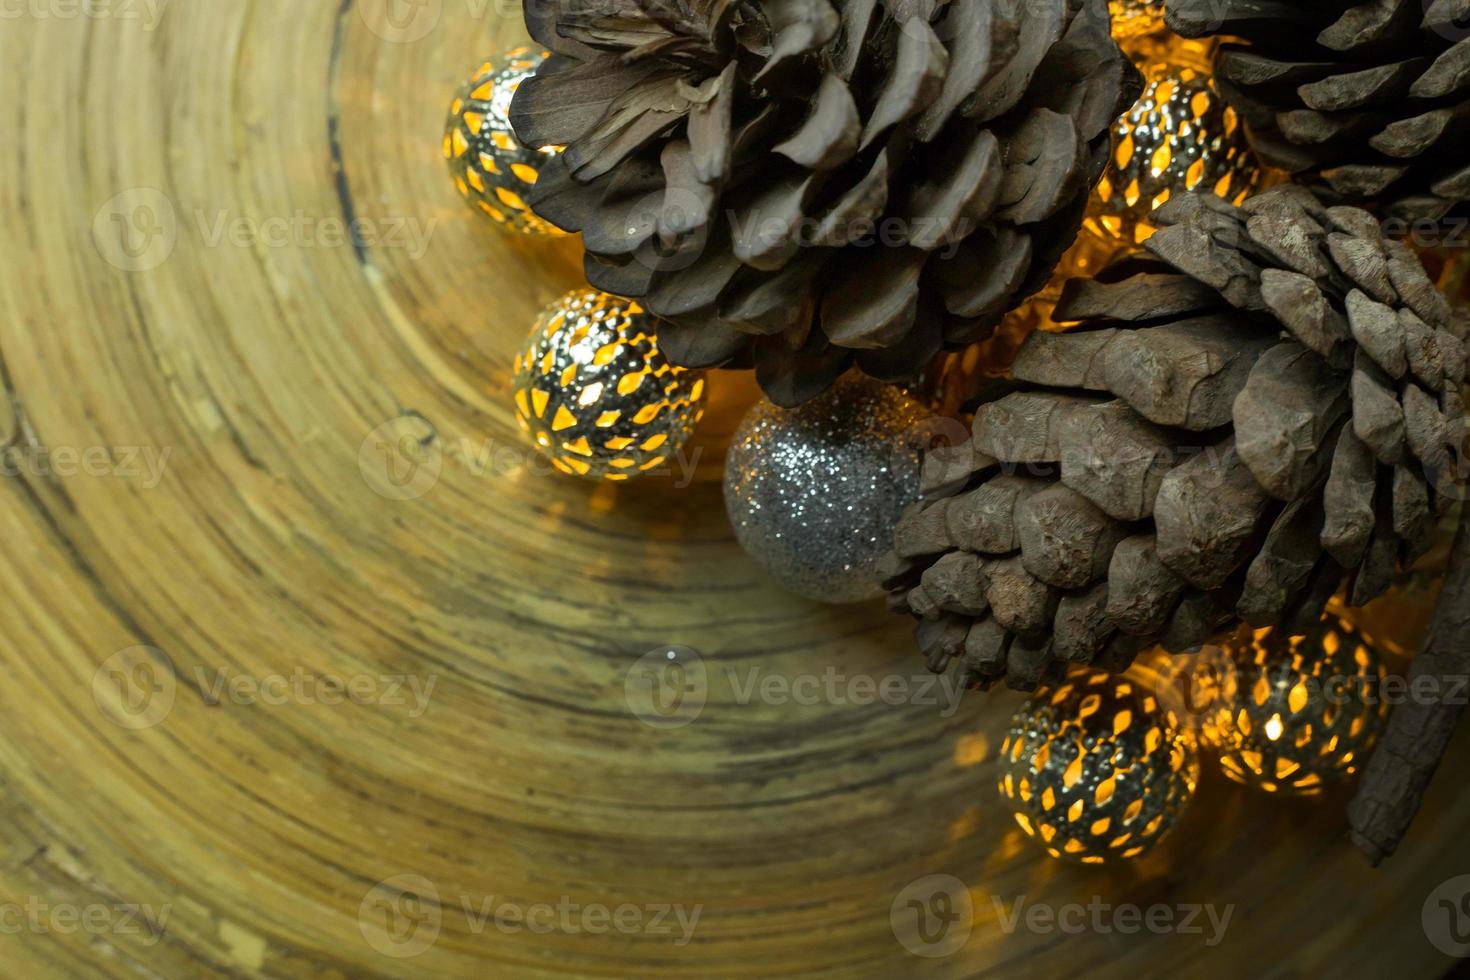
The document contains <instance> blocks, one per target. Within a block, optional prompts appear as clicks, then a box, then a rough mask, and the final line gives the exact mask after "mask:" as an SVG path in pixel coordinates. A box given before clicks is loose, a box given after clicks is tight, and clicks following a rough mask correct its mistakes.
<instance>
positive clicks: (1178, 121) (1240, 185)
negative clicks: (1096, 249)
mask: <svg viewBox="0 0 1470 980" xmlns="http://www.w3.org/2000/svg"><path fill="white" fill-rule="evenodd" d="M1195 49H1198V50H1195ZM1140 67H1141V68H1142V70H1143V73H1144V79H1145V87H1144V90H1143V96H1142V97H1141V98H1140V99H1139V100H1138V102H1137V103H1136V104H1135V105H1134V106H1133V108H1132V109H1130V110H1128V112H1127V113H1125V114H1124V115H1123V116H1122V117H1121V118H1120V119H1119V120H1118V121H1117V122H1116V123H1115V124H1114V126H1113V156H1112V159H1111V160H1110V161H1109V162H1108V167H1107V170H1106V171H1105V172H1104V174H1103V178H1102V180H1101V181H1100V182H1099V183H1098V186H1097V190H1096V191H1094V192H1093V196H1092V200H1091V202H1090V204H1089V208H1088V215H1087V221H1086V226H1087V228H1088V230H1089V231H1091V232H1092V233H1093V234H1095V235H1098V236H1100V237H1102V238H1104V239H1106V240H1122V241H1124V242H1128V243H1137V242H1142V241H1143V240H1145V239H1146V238H1148V237H1149V236H1150V235H1152V234H1153V232H1154V225H1153V224H1152V223H1151V222H1150V220H1149V215H1150V214H1152V212H1153V211H1154V209H1155V208H1157V207H1159V206H1160V205H1161V204H1163V203H1164V202H1165V201H1167V200H1169V198H1170V197H1171V196H1173V195H1174V194H1179V193H1184V192H1185V191H1193V190H1197V189H1201V188H1203V189H1209V190H1212V191H1214V193H1215V194H1216V196H1218V197H1220V198H1222V199H1223V200H1226V201H1229V202H1231V203H1232V204H1238V203H1240V202H1241V201H1243V200H1244V199H1245V198H1246V196H1247V195H1249V194H1250V193H1251V192H1252V191H1253V190H1254V189H1255V188H1256V187H1257V186H1258V185H1259V184H1260V181H1261V170H1260V167H1259V166H1257V164H1256V162H1255V157H1254V156H1253V155H1252V153H1251V151H1250V147H1249V146H1248V145H1247V143H1246V139H1245V130H1244V128H1243V127H1242V126H1241V123H1240V119H1239V118H1238V117H1237V116H1236V114H1235V110H1234V109H1232V108H1230V107H1229V106H1228V105H1226V104H1225V101H1224V100H1223V99H1222V98H1220V94H1219V92H1217V91H1216V89H1215V85H1214V83H1213V81H1211V77H1210V71H1209V61H1208V56H1207V49H1206V48H1205V46H1203V45H1198V44H1195V43H1194V42H1183V43H1182V44H1180V45H1179V46H1177V47H1171V48H1169V49H1167V55H1166V57H1160V58H1158V59H1150V61H1149V62H1148V63H1146V64H1143V65H1140Z"/></svg>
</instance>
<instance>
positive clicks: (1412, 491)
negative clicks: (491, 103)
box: [883, 185, 1467, 688]
mask: <svg viewBox="0 0 1470 980" xmlns="http://www.w3.org/2000/svg"><path fill="white" fill-rule="evenodd" d="M1155 219H1156V220H1157V222H1158V223H1159V224H1160V225H1161V229H1160V230H1159V231H1158V232H1157V233H1156V234H1155V235H1154V236H1153V237H1152V238H1151V239H1149V241H1148V243H1147V246H1146V247H1147V248H1148V249H1149V251H1151V252H1152V253H1153V254H1154V256H1156V257H1157V260H1155V259H1152V258H1147V257H1143V256H1139V257H1133V258H1129V259H1125V260H1124V261H1123V262H1121V263H1120V264H1118V265H1116V266H1114V267H1113V268H1111V269H1109V270H1107V271H1106V272H1105V273H1104V274H1103V275H1102V276H1100V277H1099V278H1098V279H1097V280H1073V281H1072V282H1070V283H1068V284H1067V286H1066V287H1065V289H1064V291H1063V293H1062V298H1061V301H1060V304H1059V306H1058V308H1057V314H1056V316H1057V319H1059V320H1064V321H1069V322H1070V321H1085V322H1083V323H1082V324H1081V325H1080V326H1079V327H1077V328H1075V329H1072V330H1070V331H1067V332H1063V333H1035V334H1033V335H1032V336H1031V337H1029V338H1028V339H1027V341H1026V343H1025V344H1023V345H1022V347H1021V350H1020V351H1019V352H1018V354H1017V358H1016V363H1015V369H1014V373H1015V377H1016V379H1017V381H1018V382H1019V385H1018V390H1015V391H1013V392H1012V393H1010V394H1007V395H1005V397H1002V398H999V399H998V400H996V401H992V402H989V403H987V404H984V405H982V406H981V407H980V408H979V410H978V412H977V414H976V416H975V422H974V429H973V437H972V439H971V441H969V442H967V443H965V444H964V445H961V446H958V447H953V448H946V449H940V450H936V451H934V452H932V453H931V454H930V456H929V458H928V459H927V460H926V461H925V468H924V480H923V487H922V489H923V493H924V495H925V499H924V500H922V501H921V502H920V503H919V504H917V505H915V506H914V507H913V508H912V509H911V510H910V511H909V512H908V513H907V514H906V515H905V516H904V518H903V520H902V521H901V522H900V524H899V526H898V528H897V529H896V531H895V534H894V545H895V551H894V553H892V554H890V555H889V556H888V558H887V559H886V561H885V567H884V571H883V574H884V575H885V583H884V584H885V587H887V588H888V589H889V590H890V605H892V606H893V607H894V608H895V609H896V610H899V611H905V612H910V613H912V614H914V615H916V616H918V617H920V619H921V622H920V624H919V627H918V639H919V645H920V647H921V648H922V651H923V653H924V656H925V657H926V658H927V659H928V662H929V666H930V668H931V669H933V670H936V671H941V670H944V669H945V668H946V666H947V665H948V663H949V662H950V661H951V660H954V659H958V660H960V662H961V668H960V670H961V674H962V680H963V681H964V683H965V684H966V686H975V685H981V686H983V685H986V684H988V683H990V682H992V681H994V680H995V679H997V678H999V677H1000V676H1001V675H1002V674H1004V675H1006V678H1007V680H1008V682H1009V683H1010V684H1011V685H1012V686H1015V687H1020V688H1030V687H1032V686H1034V685H1036V684H1037V683H1038V682H1039V681H1040V680H1041V679H1042V678H1043V677H1044V676H1045V675H1046V674H1047V672H1048V670H1049V669H1059V668H1060V667H1061V666H1063V665H1065V664H1066V663H1069V662H1080V663H1093V664H1096V665H1099V666H1103V667H1107V668H1111V669H1122V668H1124V667H1126V666H1127V665H1128V664H1129V662H1131V660H1132V658H1133V656H1134V655H1135V654H1136V652H1137V651H1138V650H1139V649H1141V648H1143V647H1146V646H1152V645H1155V644H1160V645H1162V646H1163V647H1165V648H1166V649H1168V650H1171V651H1176V652H1177V651H1181V650H1185V649H1189V648H1191V647H1193V646H1196V645H1198V644H1199V643H1201V642H1203V641H1204V640H1206V639H1207V638H1209V636H1210V635H1211V634H1212V633H1214V632H1215V631H1216V630H1217V629H1220V628H1222V627H1224V626H1227V625H1232V624H1233V623H1234V622H1235V620H1236V619H1237V618H1243V619H1245V620H1247V621H1248V622H1250V623H1252V624H1254V625H1257V626H1281V627H1284V628H1287V629H1291V630H1293V631H1297V632H1305V630H1306V628H1307V627H1309V626H1310V625H1311V624H1313V623H1315V622H1316V621H1317V619H1318V618H1319V617H1320V615H1321V613H1322V611H1323V608H1324V607H1325V605H1326V602H1327V600H1328V599H1329V598H1330V597H1331V596H1332V595H1333V594H1335V593H1336V592H1337V591H1338V589H1339V588H1340V587H1341V586H1342V584H1343V583H1344V581H1345V580H1346V579H1347V578H1348V577H1349V576H1351V580H1352V581H1351V589H1350V591H1349V593H1348V594H1349V597H1350V599H1351V602H1352V603H1353V604H1354V605H1361V604H1362V603H1365V602H1367V601H1369V600H1370V599H1372V598H1374V597H1375V596H1377V595H1379V594H1380V593H1382V592H1383V591H1384V590H1385V589H1386V588H1387V587H1388V585H1389V584H1390V580H1391V577H1392V575H1393V573H1394V571H1395V567H1396V563H1397V562H1399V561H1408V560H1411V559H1413V558H1414V557H1416V556H1418V555H1419V554H1421V553H1422V552H1423V551H1424V550H1425V549H1426V548H1427V546H1428V544H1429V543H1430V538H1431V532H1432V530H1433V525H1434V517H1435V515H1436V514H1437V513H1442V512H1443V511H1444V509H1445V508H1447V506H1448V505H1449V503H1450V502H1451V501H1452V500H1454V499H1458V498H1459V497H1461V496H1463V494H1462V493H1461V492H1460V491H1461V490H1462V489H1463V488H1462V487H1461V486H1459V485H1458V484H1457V483H1456V481H1455V477H1456V473H1457V472H1458V467H1457V463H1458V457H1457V456H1456V455H1455V454H1456V453H1457V452H1458V447H1459V446H1460V445H1461V444H1462V442H1463V440H1464V437H1465V418H1464V408H1463V406H1462V404H1461V400H1460V397H1461V396H1460V392H1461V385H1462V383H1463V382H1464V380H1465V377H1466V350H1467V348H1466V344H1465V338H1466V324H1465V323H1464V322H1462V321H1461V320H1460V319H1459V318H1458V317H1456V316H1454V315H1452V314H1451V312H1450V310H1449V308H1448V305H1447V303H1446V301H1445V299H1444V297H1443V296H1441V295H1440V294H1439V292H1438V291H1436V290H1435V288H1434V287H1433V285H1432V284H1431V283H1430V281H1429V279H1428V277H1427V276H1426V275H1425V273H1424V270H1423V267H1422V266H1421V265H1420V264H1419V261H1418V259H1417V258H1415V257H1414V255H1413V253H1411V252H1410V251H1409V250H1408V249H1407V248H1406V247H1405V246H1404V245H1402V244H1401V243H1399V242H1396V241H1393V240H1390V239H1386V238H1385V237H1384V235H1383V233H1382V231H1381V229H1380V228H1379V226H1378V224H1377V223H1376V222H1375V220H1374V219H1373V218H1372V217H1371V216H1370V215H1369V214H1368V213H1367V212H1365V211H1361V210H1359V209H1356V208H1351V207H1345V206H1340V207H1332V208H1327V207H1324V206H1323V205H1322V204H1320V203H1319V202H1318V201H1317V200H1316V199H1315V198H1313V196H1312V195H1311V194H1310V193H1309V192H1308V191H1306V190H1305V189H1304V188H1301V187H1296V186H1290V185H1288V186H1283V187H1278V188H1276V189H1273V190H1271V191H1267V192H1265V193H1263V194H1261V195H1259V196H1257V197H1254V198H1251V199H1249V200H1247V201H1246V202H1245V203H1244V204H1243V205H1241V206H1239V207H1235V206H1232V205H1230V204H1227V203H1225V202H1223V201H1221V200H1219V199H1218V198H1216V197H1214V196H1213V195H1210V194H1194V195H1188V196H1182V197H1179V198H1176V199H1174V200H1171V201H1169V202H1168V203H1167V204H1166V205H1164V206H1163V207H1162V208H1160V209H1159V210H1158V211H1156V212H1155Z"/></svg>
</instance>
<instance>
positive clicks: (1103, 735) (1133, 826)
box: [1000, 672, 1199, 864]
mask: <svg viewBox="0 0 1470 980" xmlns="http://www.w3.org/2000/svg"><path fill="white" fill-rule="evenodd" d="M1000 766H1001V777H1000V792H1001V796H1002V797H1003V798H1004V799H1005V800H1006V801H1007V802H1008V803H1009V804H1010V806H1011V809H1012V812H1013V814H1014V815H1015V818H1016V822H1017V823H1018V824H1020V825H1021V829H1022V830H1024V831H1025V832H1026V833H1027V834H1029V835H1030V836H1031V837H1032V838H1034V839H1035V840H1037V841H1038V842H1039V843H1040V844H1041V846H1042V847H1044V848H1046V850H1047V851H1048V852H1049V853H1050V854H1051V855H1052V856H1053V857H1057V858H1062V859H1065V860H1070V861H1078V862H1081V863H1083V864H1102V863H1104V862H1108V861H1115V860H1121V859H1128V858H1133V857H1137V856H1138V855H1140V854H1142V853H1144V852H1145V851H1147V850H1148V849H1149V848H1151V847H1153V846H1154V845H1155V844H1157V843H1158V842H1159V840H1160V839H1162V838H1163V837H1164V835H1165V834H1167V833H1168V832H1169V831H1170V829H1172V828H1173V827H1174V825H1175V824H1176V823H1177V822H1178V821H1179V817H1180V815H1181V814H1182V813H1183V812H1184V809H1185V807H1186V806H1187V805H1188V804H1189V801H1190V800H1191V799H1192V798H1193V796H1194V788H1195V784H1196V783H1197V782H1198V781H1199V755H1198V751H1197V749H1196V743H1195V737H1194V733H1193V732H1191V731H1190V730H1189V729H1187V728H1186V727H1184V726H1183V725H1181V724H1180V723H1179V721H1178V719H1176V718H1175V717H1174V715H1173V714H1172V713H1171V712H1169V711H1166V710H1164V709H1162V708H1161V706H1160V705H1159V702H1158V699H1157V698H1156V697H1155V696H1154V695H1153V694H1152V693H1150V692H1149V691H1147V690H1144V689H1143V688H1141V687H1140V686H1139V684H1138V682H1137V681H1135V680H1133V679H1132V678H1130V677H1128V676H1117V675H1112V674H1105V673H1101V672H1095V673H1094V672H1079V673H1077V674H1074V675H1072V676H1071V677H1070V678H1068V680H1066V681H1065V682H1064V683H1062V684H1061V685H1060V686H1058V687H1056V688H1054V689H1052V690H1050V691H1043V692H1041V693H1039V694H1038V695H1036V696H1035V697H1033V698H1032V699H1031V700H1030V701H1028V702H1026V705H1025V707H1023V708H1022V709H1021V710H1020V711H1019V712H1017V713H1016V715H1015V717H1014V718H1012V719H1011V729H1010V733H1009V734H1008V735H1007V736H1006V740H1005V743H1004V744H1003V745H1002V746H1001V759H1000Z"/></svg>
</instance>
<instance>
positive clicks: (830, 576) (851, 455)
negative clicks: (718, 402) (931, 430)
mask: <svg viewBox="0 0 1470 980" xmlns="http://www.w3.org/2000/svg"><path fill="white" fill-rule="evenodd" d="M930 418H931V416H930V414H929V412H928V411H927V410H926V409H925V408H924V407H923V406H922V405H920V404H919V403H918V402H916V401H915V400H914V399H912V398H910V397H909V396H908V395H906V394H904V393H903V392H901V391H899V390H897V389H896V388H890V387H888V386H887V385H884V384H882V383H881V382H878V381H874V380H873V379H871V378H868V377H866V376H864V375H861V374H857V373H856V372H850V373H848V374H846V375H844V376H843V377H842V378H839V379H838V381H837V383H836V384H835V385H833V386H832V387H831V388H830V389H828V391H827V392H825V393H824V394H822V395H819V396H818V397H816V398H814V399H812V400H811V401H809V402H806V403H804V404H803V405H801V406H800V407H798V408H795V409H783V408H777V407H776V406H775V405H773V404H771V403H770V402H769V401H764V400H762V401H761V402H760V403H758V404H757V405H756V406H755V407H754V408H752V409H751V410H750V413H749V414H748V415H746V416H745V419H744V421H742V422H741V423H740V428H739V430H738V431H736V433H735V439H734V442H733V444H732V445H731V446H730V453H729V455H728V456H727V457H726V460H725V510H726V511H727V512H728V513H729V515H730V524H731V525H732V526H733V527H734V529H735V538H736V540H738V541H739V542H740V546H741V547H742V548H744V549H745V551H746V553H747V554H749V555H750V557H751V558H752V559H754V560H755V562H756V564H758V565H760V566H761V567H762V568H764V569H765V570H766V571H767V572H768V573H769V574H770V576H771V577H772V578H774V579H775V580H776V581H777V582H779V583H780V584H781V586H782V587H783V588H786V589H788V590H789V591H791V592H795V593H796V594H797V595H801V596H805V597H806V598H808V599H816V600H818V601H820V602H830V603H847V602H861V601H863V600H865V599H875V598H878V597H880V596H882V595H883V590H882V588H881V587H880V586H879V583H878V575H877V564H878V559H880V558H881V557H883V554H884V553H885V552H886V551H887V550H888V549H889V548H890V547H891V546H892V541H893V528H894V525H896V524H897V523H898V518H899V516H900V515H901V514H902V512H903V510H904V508H905V507H907V506H908V505H909V504H911V503H913V502H914V501H916V500H918V498H919V470H920V464H921V462H922V461H921V458H920V456H921V452H922V450H923V442H924V441H925V440H924V439H922V438H919V431H920V430H919V428H918V427H920V426H921V424H922V423H925V422H926V421H927V420H929V419H930Z"/></svg>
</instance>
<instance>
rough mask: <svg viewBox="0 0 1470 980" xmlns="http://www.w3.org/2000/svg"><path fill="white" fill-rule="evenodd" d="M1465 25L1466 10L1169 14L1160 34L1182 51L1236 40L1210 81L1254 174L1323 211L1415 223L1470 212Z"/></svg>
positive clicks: (1373, 7) (1327, 1)
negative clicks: (1316, 190) (1468, 207)
mask: <svg viewBox="0 0 1470 980" xmlns="http://www.w3.org/2000/svg"><path fill="white" fill-rule="evenodd" d="M1467 11H1470V5H1467V4H1466V3H1465V0H1367V2H1358V0H1294V2H1287V0H1168V12H1167V21H1168V24H1169V26H1170V27H1172V28H1173V29H1174V30H1175V31H1176V32H1178V33H1179V34H1183V35H1184V36H1186V37H1202V36H1205V35H1224V36H1229V37H1237V38H1242V39H1244V43H1228V44H1224V45H1222V46H1221V48H1220V51H1219V54H1218V56H1217V59H1216V64H1215V78H1216V83H1217V84H1218V85H1219V87H1220V90H1221V93H1222V94H1223V95H1224V96H1225V98H1226V100H1227V101H1228V102H1229V103H1230V104H1231V105H1232V106H1233V107H1234V108H1235V110H1236V111H1237V112H1238V113H1240V115H1241V117H1242V118H1243V119H1244V120H1245V121H1246V126H1247V130H1248V132H1249V134H1250V137H1251V142H1252V145H1253V146H1254V148H1255V151H1256V155H1257V156H1258V157H1260V158H1261V160H1262V161H1263V162H1265V163H1267V164H1269V165H1271V166H1274V167H1279V168H1281V169H1283V170H1287V171H1290V172H1291V173H1293V174H1301V175H1303V176H1304V177H1305V178H1307V179H1310V180H1314V181H1316V182H1318V183H1319V184H1320V185H1321V187H1322V188H1323V190H1324V192H1325V193H1327V194H1329V195H1330V197H1331V199H1332V200H1334V201H1338V202H1343V203H1359V204H1361V203H1366V202H1371V201H1379V202H1381V204H1382V206H1383V209H1384V213H1385V214H1388V215H1390V216H1393V217H1397V218H1400V219H1404V220H1416V219H1422V218H1429V219H1439V218H1442V217H1444V216H1445V215H1446V214H1448V213H1449V212H1450V211H1452V210H1457V211H1458V212H1460V213H1463V209H1458V206H1459V205H1462V204H1464V203H1465V202H1466V201H1470V166H1467V165H1466V161H1465V154H1464V151H1463V148H1464V145H1465V139H1466V132H1467V123H1470V36H1467V32H1466V30H1465V27H1464V24H1463V18H1464V17H1465V14H1466V13H1467ZM1457 18H1459V19H1460V20H1461V23H1460V24H1458V25H1457V23H1456V19H1457Z"/></svg>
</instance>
